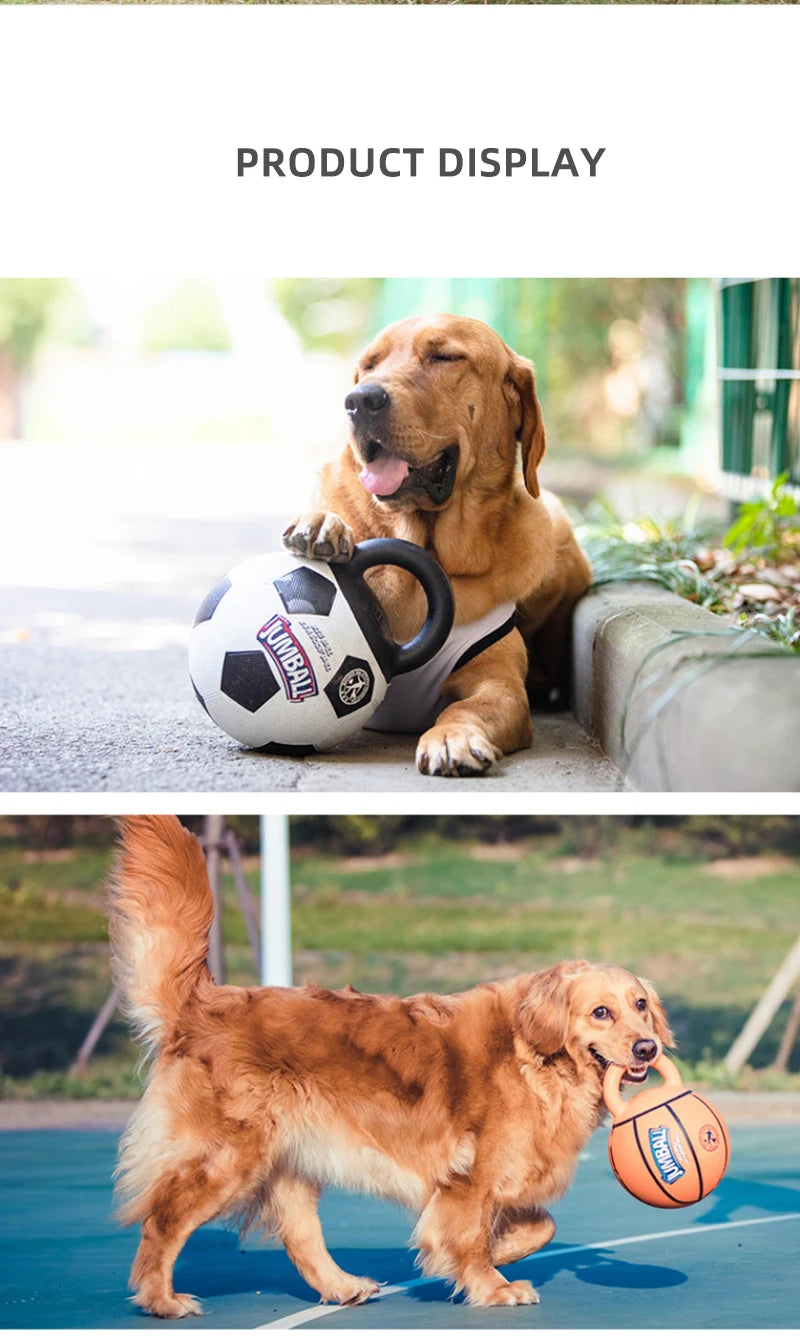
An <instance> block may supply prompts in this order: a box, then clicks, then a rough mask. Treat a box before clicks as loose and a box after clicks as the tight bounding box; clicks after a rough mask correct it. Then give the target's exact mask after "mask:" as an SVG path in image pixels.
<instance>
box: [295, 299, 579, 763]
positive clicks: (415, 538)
mask: <svg viewBox="0 0 800 1336" xmlns="http://www.w3.org/2000/svg"><path fill="white" fill-rule="evenodd" d="M345 407H346V409H347V413H348V416H349V418H350V424H351V437H350V440H349V442H348V444H347V446H346V448H345V450H344V452H343V454H342V456H341V457H340V458H339V459H338V460H337V461H336V462H334V463H331V464H328V465H326V466H325V467H324V468H323V470H322V474H321V487H322V506H321V508H320V509H319V510H316V511H313V512H310V513H308V514H304V515H302V516H300V518H299V519H296V520H295V521H294V522H293V523H292V524H291V525H289V527H288V529H287V530H286V532H285V533H284V542H285V544H286V546H287V547H288V548H289V549H290V550H291V551H292V552H295V553H297V554H298V555H300V556H307V557H318V558H321V559H323V560H327V561H346V560H347V559H348V558H349V556H350V555H351V553H352V549H353V544H354V543H356V542H360V541H361V540H363V539H365V538H378V537H390V536H394V537H398V538H405V539H408V540H409V541H410V542H412V543H417V544H418V545H419V546H420V547H423V548H426V549H427V550H428V551H429V552H431V553H432V554H433V555H434V556H436V557H437V558H438V560H439V562H440V564H441V566H442V567H443V568H444V570H445V572H446V573H447V575H448V576H449V577H450V581H451V583H452V586H453V593H454V596H455V605H456V616H455V632H454V637H453V638H452V640H451V641H450V642H448V645H446V646H445V648H444V650H442V651H441V652H440V655H437V656H436V659H435V660H434V667H431V666H430V665H428V666H426V667H425V668H422V669H418V670H417V672H418V673H428V674H429V673H430V672H431V671H437V670H438V671H439V673H440V676H441V693H440V694H441V709H440V712H439V713H438V717H437V716H436V713H435V712H434V714H433V716H432V717H422V718H415V717H414V709H413V707H414V702H415V697H416V698H417V699H419V698H420V697H421V696H422V694H423V693H420V692H416V691H415V687H414V683H413V681H411V678H412V677H413V674H410V675H409V677H408V678H405V679H404V678H398V679H397V680H396V682H394V683H392V684H391V686H390V692H389V696H388V697H387V701H386V702H385V703H384V705H383V706H382V707H381V709H380V710H379V711H378V714H377V715H376V716H375V719H374V720H373V722H372V724H371V725H370V726H371V727H377V728H384V729H390V730H402V731H405V732H412V731H413V732H422V737H421V739H420V742H419V746H418V748H417V766H418V768H419V769H420V770H421V771H422V772H423V774H431V775H474V774H480V773H482V772H483V771H485V770H486V769H488V768H489V766H491V765H492V763H493V762H494V761H496V760H497V759H498V758H499V757H500V756H501V755H502V754H503V753H507V752H513V751H516V750H518V749H519V748H521V747H528V746H530V744H531V740H532V728H531V717H530V702H531V701H534V702H535V701H536V700H537V699H539V700H541V699H548V698H549V697H550V695H551V694H552V692H553V691H554V690H555V691H556V692H559V693H560V695H561V697H562V699H563V698H564V697H565V696H566V694H567V690H568V678H569V631H570V621H571V615H572V609H573V607H574V605H575V603H576V602H577V600H578V598H579V597H580V595H581V594H582V593H583V592H584V590H585V589H586V588H587V587H588V585H589V582H590V579H591V571H590V568H589V564H588V562H587V560H586V557H585V556H584V555H583V553H582V552H581V550H580V548H579V547H578V544H577V543H576V541H575V538H574V535H573V533H572V528H571V526H570V523H569V520H568V518H567V515H566V513H565V511H564V509H563V507H562V506H561V504H560V502H559V501H558V500H557V499H556V497H555V496H553V495H552V493H549V492H545V491H540V488H539V481H538V476H537V470H538V468H539V465H540V463H541V461H542V456H543V455H544V451H545V432H544V426H543V423H542V414H541V409H540V407H539V401H538V399H537V397H536V390H535V386H534V376H533V367H532V365H531V363H530V362H528V361H527V360H526V359H525V358H523V357H519V356H518V355H517V354H516V353H514V352H512V351H511V349H510V348H508V347H507V346H506V345H505V343H503V341H502V339H500V338H499V337H498V336H497V334H495V333H494V332H493V331H492V330H491V329H489V328H488V326H486V325H484V324H482V323H481V322H480V321H479V320H471V319H467V318H463V317H460V316H451V315H440V316H434V317H432V318H428V319H423V318H414V319H409V320H402V321H400V322H399V323H398V324H396V325H390V326H389V328H388V329H385V330H383V332H382V333H381V334H379V335H378V336H377V338H376V339H375V340H374V341H373V343H371V344H370V346H369V347H368V348H367V350H366V352H365V353H364V354H363V356H362V357H361V360H360V361H359V363H358V368H357V370H356V383H355V388H354V389H353V390H351V392H350V393H349V394H348V396H347V398H346V399H345ZM518 447H519V448H520V449H521V453H522V471H521V472H520V469H519V467H518V463H517V453H518ZM367 578H368V579H369V580H370V582H371V583H372V585H373V588H374V589H375V592H376V594H377V595H378V598H379V599H380V601H381V602H382V603H383V606H384V608H385V609H386V612H387V614H388V618H389V623H390V626H391V630H392V633H393V635H394V636H395V638H396V639H398V640H402V641H405V640H408V639H410V637H411V636H412V635H414V634H415V633H416V632H417V631H418V630H419V628H420V626H421V625H422V622H423V620H424V598H423V595H422V592H421V590H420V587H419V585H418V584H417V583H416V581H415V580H414V579H413V577H411V576H410V575H408V574H407V573H406V572H404V571H400V570H398V569H397V567H383V568H379V569H378V570H376V571H373V572H370V573H369V575H368V577H367ZM515 623H516V625H515ZM400 684H402V695H400V706H399V708H395V709H391V708H390V706H389V701H390V700H391V699H392V696H393V694H394V695H395V697H397V695H398V694H399V692H400Z"/></svg>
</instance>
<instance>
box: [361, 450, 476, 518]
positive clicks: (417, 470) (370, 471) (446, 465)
mask: <svg viewBox="0 0 800 1336" xmlns="http://www.w3.org/2000/svg"><path fill="white" fill-rule="evenodd" d="M362 456H365V457H366V460H367V462H366V464H365V465H364V467H363V469H362V470H361V472H360V473H359V475H358V477H359V481H360V482H361V484H362V486H363V487H366V489H367V491H368V492H370V493H371V494H372V496H374V497H375V498H376V499H377V500H378V501H391V500H393V499H394V498H395V497H397V496H398V495H400V494H405V493H406V492H411V491H422V492H424V493H425V495H426V496H427V497H428V498H429V499H430V500H431V501H433V502H434V504H435V505H442V504H443V502H445V501H447V500H449V498H450V494H451V492H452V490H453V487H454V485H455V480H456V472H457V470H458V446H457V445H448V446H447V448H446V449H445V450H440V451H439V453H438V455H435V456H434V457H433V459H429V460H428V462H427V464H416V465H415V464H412V463H410V461H409V460H407V459H403V458H402V457H401V456H400V455H396V454H393V453H392V452H391V451H390V450H386V449H385V448H384V446H382V445H381V443H380V441H376V440H370V441H368V442H367V445H366V448H365V449H364V450H362Z"/></svg>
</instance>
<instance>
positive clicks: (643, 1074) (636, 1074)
mask: <svg viewBox="0 0 800 1336" xmlns="http://www.w3.org/2000/svg"><path fill="white" fill-rule="evenodd" d="M589 1052H590V1053H591V1055H592V1057H593V1058H594V1060H595V1062H596V1063H597V1064H598V1066H599V1067H600V1070H601V1071H603V1072H604V1071H605V1070H606V1068H607V1067H611V1066H612V1065H613V1066H617V1067H621V1066H622V1063H614V1064H612V1061H611V1059H610V1058H604V1057H603V1054H602V1053H599V1052H598V1051H597V1049H596V1048H593V1047H591V1046H590V1048H589ZM649 1070H650V1064H649V1063H647V1062H629V1063H628V1065H627V1066H626V1068H625V1071H624V1072H623V1075H622V1080H623V1082H624V1083H625V1084H629V1085H641V1083H642V1082H643V1081H646V1080H647V1073H648V1071H649Z"/></svg>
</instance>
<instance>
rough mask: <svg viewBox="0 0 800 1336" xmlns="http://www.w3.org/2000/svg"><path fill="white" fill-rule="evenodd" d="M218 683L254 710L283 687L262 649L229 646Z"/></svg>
mask: <svg viewBox="0 0 800 1336" xmlns="http://www.w3.org/2000/svg"><path fill="white" fill-rule="evenodd" d="M219 685H220V690H221V691H223V692H224V694H225V695H226V696H229V697H230V699H231V700H233V701H235V702H236V704H237V705H241V706H242V708H243V709H245V710H249V711H250V713H251V714H255V712H256V710H260V709H261V706H262V705H266V703H267V701H268V700H271V699H272V697H273V696H274V695H275V693H276V691H280V689H281V688H280V683H279V682H276V680H275V678H274V677H273V675H272V672H271V670H270V666H269V664H268V663H267V660H266V659H265V658H264V655H263V654H262V653H261V650H259V649H255V650H252V649H244V650H229V651H228V653H227V654H226V655H225V658H224V660H223V663H222V676H221V678H220V683H219Z"/></svg>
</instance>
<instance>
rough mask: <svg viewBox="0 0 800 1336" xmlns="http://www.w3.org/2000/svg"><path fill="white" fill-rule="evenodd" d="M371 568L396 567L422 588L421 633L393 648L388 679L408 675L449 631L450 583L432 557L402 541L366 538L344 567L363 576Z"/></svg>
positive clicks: (451, 614)
mask: <svg viewBox="0 0 800 1336" xmlns="http://www.w3.org/2000/svg"><path fill="white" fill-rule="evenodd" d="M372 566H400V567H401V569H402V570H404V571H408V573H409V575H413V576H414V578H415V580H418V581H419V583H420V584H421V585H422V591H423V593H424V595H425V599H426V601H427V605H428V612H427V616H426V618H425V621H424V623H423V625H422V627H421V629H420V630H419V631H418V632H417V634H416V635H415V636H414V637H413V638H412V639H411V640H409V641H407V642H406V644H405V645H397V644H395V646H394V650H393V652H392V662H391V676H392V677H394V676H396V674H397V673H408V672H410V671H411V670H412V668H419V667H420V666H421V665H422V664H423V663H427V662H428V660H429V659H432V658H433V656H434V654H436V653H438V651H439V650H440V649H441V648H442V645H443V644H444V642H445V641H446V639H447V637H448V636H449V634H450V632H451V630H452V629H453V618H454V617H455V603H454V601H453V591H452V589H451V588H450V581H449V580H448V578H447V576H446V575H445V573H444V571H443V570H442V568H441V566H440V565H439V563H438V561H437V560H436V558H435V557H433V556H431V554H430V552H426V551H425V549H424V548H422V547H418V546H417V544H416V543H409V542H407V541H406V539H405V538H367V539H366V540H365V541H364V542H363V543H358V544H357V545H356V547H355V548H354V550H353V555H352V557H351V558H350V560H349V562H348V563H347V570H348V573H349V574H351V575H363V573H364V571H367V570H369V569H370V568H371V567H372Z"/></svg>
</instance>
